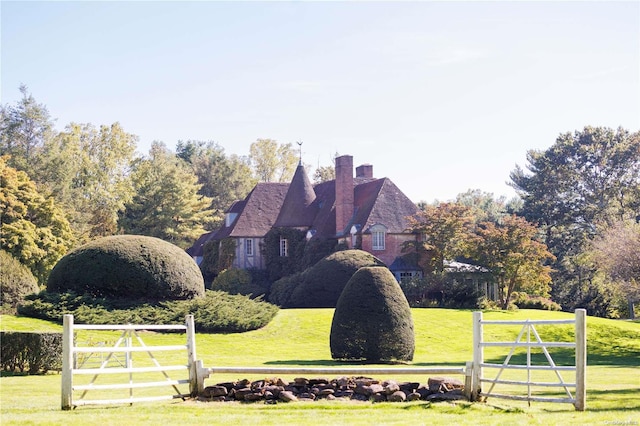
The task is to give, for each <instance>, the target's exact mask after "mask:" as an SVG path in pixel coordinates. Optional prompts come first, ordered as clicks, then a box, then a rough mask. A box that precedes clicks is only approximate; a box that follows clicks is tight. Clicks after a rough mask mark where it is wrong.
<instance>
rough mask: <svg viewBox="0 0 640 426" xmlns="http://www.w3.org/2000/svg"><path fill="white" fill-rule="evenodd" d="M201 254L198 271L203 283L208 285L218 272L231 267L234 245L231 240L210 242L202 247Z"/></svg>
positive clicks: (233, 257)
mask: <svg viewBox="0 0 640 426" xmlns="http://www.w3.org/2000/svg"><path fill="white" fill-rule="evenodd" d="M203 252H204V253H203V256H202V262H201V263H200V270H201V271H202V276H203V277H204V280H205V282H206V283H210V282H211V281H213V279H214V278H215V277H216V276H217V275H218V274H219V273H220V272H222V271H224V270H225V269H229V268H230V267H231V265H233V261H234V260H235V257H236V243H235V241H234V240H233V238H224V239H223V240H211V241H208V242H207V243H206V244H205V245H204V247H203Z"/></svg>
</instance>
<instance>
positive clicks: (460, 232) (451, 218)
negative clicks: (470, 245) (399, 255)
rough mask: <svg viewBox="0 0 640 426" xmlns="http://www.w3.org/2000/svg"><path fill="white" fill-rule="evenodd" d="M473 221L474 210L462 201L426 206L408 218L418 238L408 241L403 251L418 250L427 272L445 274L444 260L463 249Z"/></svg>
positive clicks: (411, 228)
mask: <svg viewBox="0 0 640 426" xmlns="http://www.w3.org/2000/svg"><path fill="white" fill-rule="evenodd" d="M473 222H474V221H473V215H472V212H471V209H470V208H469V207H467V206H464V205H462V204H457V203H440V204H437V205H435V206H433V205H425V206H424V207H423V209H422V210H421V211H420V212H418V214H417V215H416V216H415V217H410V218H409V230H410V231H411V232H412V233H414V234H417V236H418V239H417V240H415V241H408V242H406V243H405V244H404V250H405V251H415V252H416V253H417V254H418V259H419V260H418V262H419V264H420V266H422V267H423V268H424V269H426V272H427V273H433V274H442V273H443V271H444V261H445V259H453V258H455V257H456V256H458V255H460V254H462V253H463V252H464V244H465V241H467V240H468V238H469V235H470V233H471V232H472V225H473Z"/></svg>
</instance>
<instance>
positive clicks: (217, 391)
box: [200, 385, 229, 398]
mask: <svg viewBox="0 0 640 426" xmlns="http://www.w3.org/2000/svg"><path fill="white" fill-rule="evenodd" d="M228 393H229V391H228V390H227V388H226V387H225V386H219V385H216V386H207V387H206V388H204V390H203V391H202V394H201V395H200V396H202V397H203V398H215V397H218V396H225V395H227V394H228Z"/></svg>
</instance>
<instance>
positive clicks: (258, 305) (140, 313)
mask: <svg viewBox="0 0 640 426" xmlns="http://www.w3.org/2000/svg"><path fill="white" fill-rule="evenodd" d="M277 312H278V307H277V306H275V305H272V304H270V303H267V302H264V301H262V300H259V299H251V298H249V297H248V296H243V295H231V294H228V293H225V292H223V291H210V290H207V291H206V292H205V295H204V297H198V298H195V299H190V300H170V301H164V302H160V303H157V304H146V303H145V304H133V303H129V304H127V303H126V301H123V300H114V299H101V298H93V297H91V296H88V295H86V294H84V295H79V294H76V293H48V292H46V291H43V292H41V293H40V294H37V295H30V296H28V297H27V300H26V301H25V302H24V304H23V305H21V306H20V307H19V308H18V313H19V314H20V315H24V316H28V317H32V318H40V319H44V320H48V321H55V322H62V318H63V316H64V315H66V314H69V315H73V316H74V321H75V322H76V323H77V324H128V323H132V324H180V323H182V322H183V321H184V317H185V315H187V314H193V316H194V321H195V325H196V330H197V331H198V332H201V333H240V332H244V331H250V330H256V329H258V328H261V327H264V326H265V325H267V324H268V323H269V321H271V319H273V317H274V316H275V315H276V313H277Z"/></svg>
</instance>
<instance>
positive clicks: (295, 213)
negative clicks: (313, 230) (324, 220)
mask: <svg viewBox="0 0 640 426" xmlns="http://www.w3.org/2000/svg"><path fill="white" fill-rule="evenodd" d="M315 199H316V193H315V191H314V190H313V186H312V185H311V182H310V181H309V178H308V177H307V172H305V170H304V166H302V165H299V166H298V168H297V169H296V172H295V174H294V175H293V179H292V180H291V184H289V189H288V191H287V195H286V197H285V199H284V202H283V204H282V208H281V209H280V214H279V215H278V218H277V219H276V222H275V224H274V226H276V227H281V226H282V227H309V226H311V225H312V224H313V220H314V219H315V217H316V214H317V213H318V205H317V204H314V203H313V201H314V200H315Z"/></svg>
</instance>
